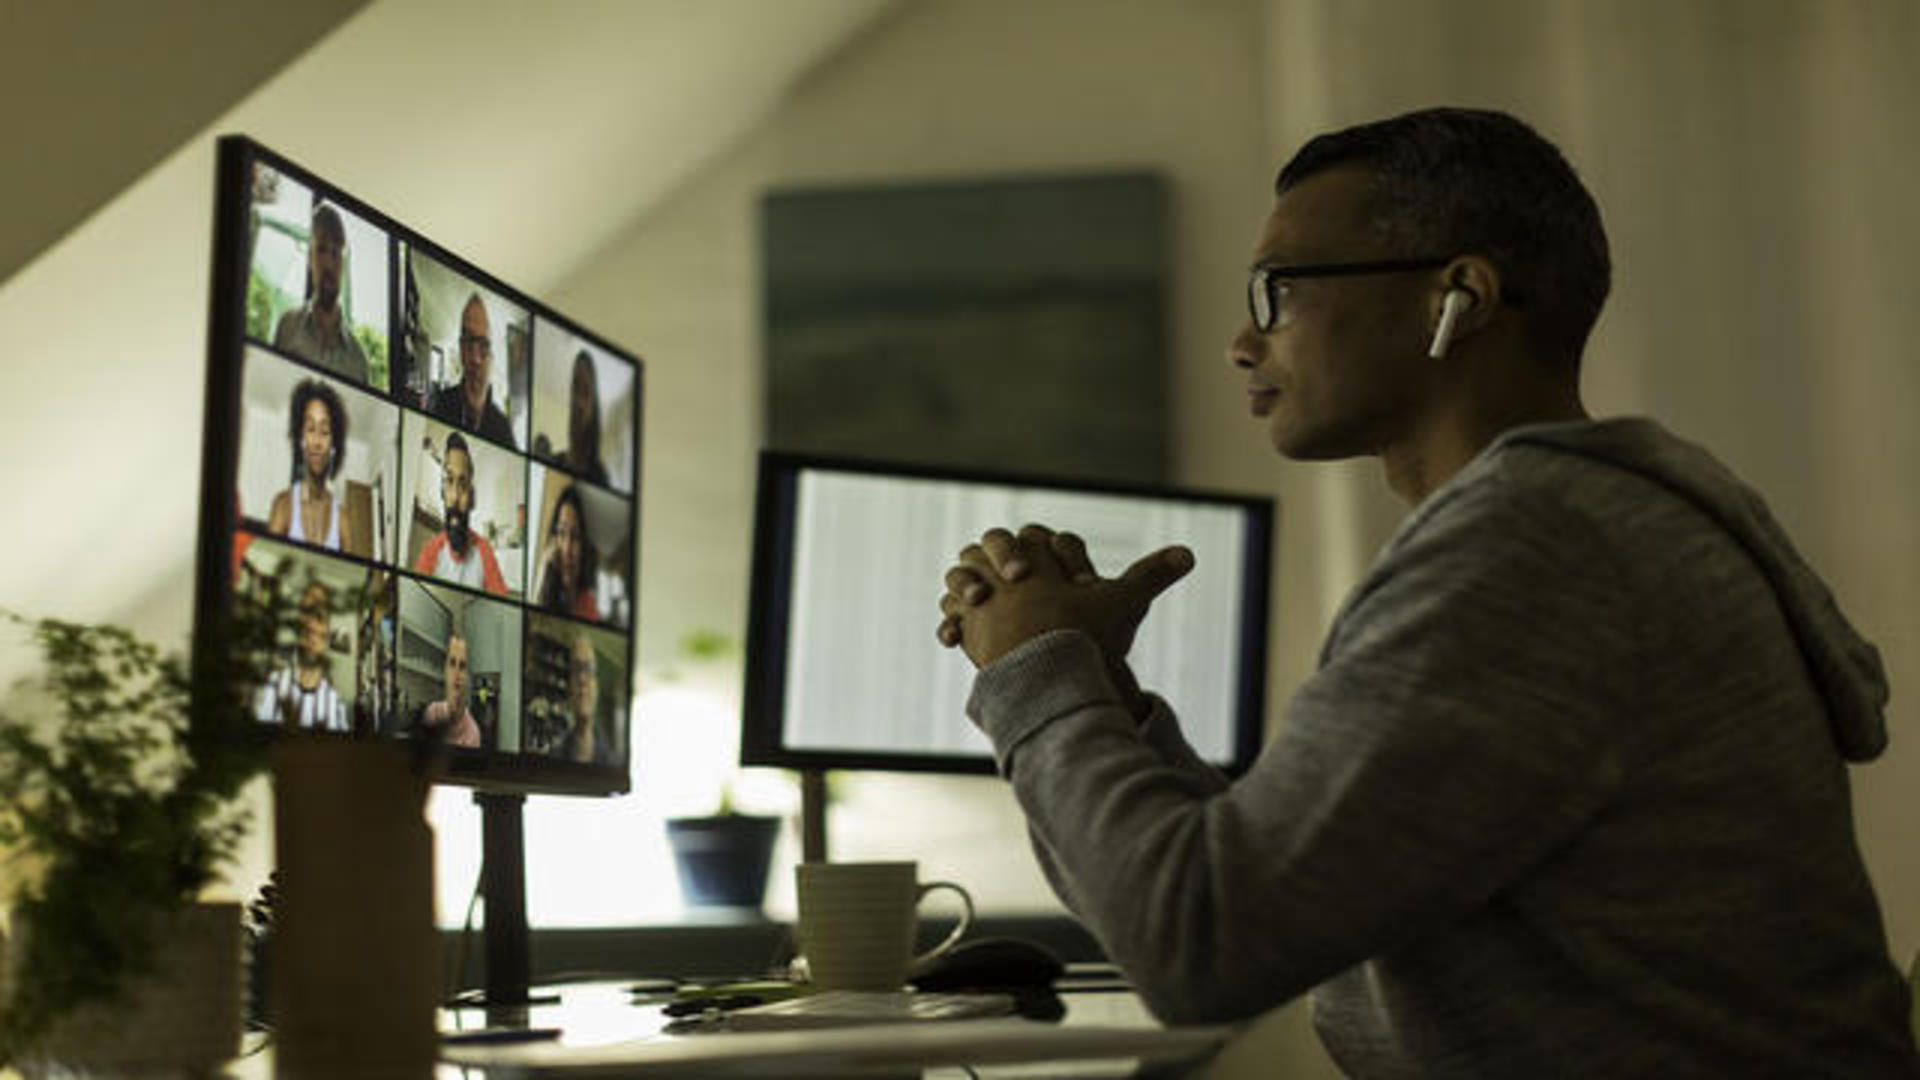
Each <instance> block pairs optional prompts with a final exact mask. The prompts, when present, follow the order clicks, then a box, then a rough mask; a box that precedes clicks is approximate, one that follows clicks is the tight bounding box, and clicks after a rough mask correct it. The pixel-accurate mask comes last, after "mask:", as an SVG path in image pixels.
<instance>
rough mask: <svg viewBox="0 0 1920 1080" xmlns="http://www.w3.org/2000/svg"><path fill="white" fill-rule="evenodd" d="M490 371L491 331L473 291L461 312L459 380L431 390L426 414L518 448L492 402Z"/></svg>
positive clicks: (480, 303) (477, 296) (511, 429)
mask: <svg viewBox="0 0 1920 1080" xmlns="http://www.w3.org/2000/svg"><path fill="white" fill-rule="evenodd" d="M492 368H493V332H492V328H491V326H490V324H489V323H488V321H487V305H486V304H485V303H484V302H482V301H481V299H480V294H479V293H477V292H476V293H473V294H472V295H470V296H468V297H467V304H466V307H464V308H462V309H461V310H460V381H459V382H457V383H449V384H447V385H445V386H436V387H434V388H433V393H432V394H431V395H429V398H428V401H427V411H428V412H430V413H432V414H433V415H435V416H437V417H439V418H440V419H442V420H445V421H446V422H447V423H449V424H458V425H460V426H461V427H463V428H466V429H467V430H468V431H476V432H479V433H480V434H481V435H483V436H485V437H486V438H489V439H492V440H493V441H494V442H497V443H499V444H501V445H502V446H508V447H514V448H515V449H518V446H517V444H515V442H514V441H513V425H512V424H510V423H508V422H507V414H506V413H504V412H502V411H500V406H498V405H495V404H494V403H493V386H492V384H491V383H490V382H488V375H489V373H490V372H491V371H492Z"/></svg>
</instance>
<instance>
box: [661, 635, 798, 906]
mask: <svg viewBox="0 0 1920 1080" xmlns="http://www.w3.org/2000/svg"><path fill="white" fill-rule="evenodd" d="M679 645H680V647H679V659H680V661H681V662H682V665H684V666H685V667H686V668H689V669H703V668H704V669H711V668H712V666H713V665H714V664H716V663H718V662H721V661H725V660H727V659H729V658H731V657H733V656H735V655H736V654H737V653H738V645H737V642H736V641H735V639H734V638H732V637H729V636H728V635H726V634H723V633H720V632H719V631H715V630H694V631H692V632H691V633H688V634H687V635H686V636H684V637H682V638H681V639H680V643H679ZM709 673H711V672H710V670H709ZM681 677H682V673H681V672H679V671H675V670H672V669H669V670H667V671H664V672H661V673H660V674H659V676H658V678H660V680H661V681H663V682H673V681H676V680H678V679H680V678H681ZM779 833H780V818H778V817H775V816H771V815H765V814H748V813H741V812H740V811H739V809H738V808H737V807H736V806H735V803H734V790H733V783H732V782H731V780H726V781H722V783H721V786H720V796H719V801H718V805H717V807H716V808H715V809H714V811H713V812H712V813H708V814H697V815H691V816H681V817H673V818H669V819H667V842H668V844H669V846H671V847H672V849H673V858H674V869H675V870H676V871H677V873H678V875H679V878H680V895H681V898H682V899H683V900H684V901H685V903H686V904H687V906H688V907H695V908H713V907H721V908H735V909H745V910H758V909H759V907H760V905H761V902H762V900H763V899H764V898H765V896H766V890H767V872H768V869H769V867H770V866H771V864H772V859H773V845H774V841H775V840H776V839H777V838H778V836H779Z"/></svg>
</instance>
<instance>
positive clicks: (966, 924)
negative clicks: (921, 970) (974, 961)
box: [912, 881, 973, 968]
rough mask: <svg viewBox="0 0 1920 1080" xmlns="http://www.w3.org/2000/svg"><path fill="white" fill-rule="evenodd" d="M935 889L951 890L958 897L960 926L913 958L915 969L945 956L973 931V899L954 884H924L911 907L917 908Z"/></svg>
mask: <svg viewBox="0 0 1920 1080" xmlns="http://www.w3.org/2000/svg"><path fill="white" fill-rule="evenodd" d="M935 889H952V890H953V891H954V892H955V893H957V894H958V895H959V897H960V924H959V925H958V926H955V927H954V928H953V932H952V933H950V934H948V935H947V938H946V940H945V941H942V942H941V943H940V944H938V945H935V946H934V947H933V948H931V949H928V950H927V951H926V952H923V953H921V954H920V955H919V956H916V957H914V958H913V964H912V966H913V967H915V968H918V967H919V966H920V965H922V964H926V963H929V962H931V961H934V960H937V959H939V958H940V957H942V956H945V955H946V954H947V953H949V952H951V951H953V947H954V946H955V945H958V944H960V939H961V938H963V937H965V936H967V931H968V930H971V929H973V897H972V895H970V894H969V893H968V892H967V890H965V889H963V888H961V887H960V886H958V885H956V884H954V883H953V882H951V881H929V882H927V883H926V884H924V885H922V886H920V893H919V895H918V896H915V897H914V900H913V906H914V907H919V906H920V901H922V900H925V899H926V898H927V894H928V893H930V892H932V891H934V890H935Z"/></svg>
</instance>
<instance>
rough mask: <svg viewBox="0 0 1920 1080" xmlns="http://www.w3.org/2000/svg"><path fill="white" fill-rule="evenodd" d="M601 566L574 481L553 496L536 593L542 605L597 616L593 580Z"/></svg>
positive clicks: (562, 610) (572, 613)
mask: <svg viewBox="0 0 1920 1080" xmlns="http://www.w3.org/2000/svg"><path fill="white" fill-rule="evenodd" d="M599 566H600V555H599V552H597V551H595V550H594V546H593V537H591V536H589V535H587V517H586V515H585V514H584V513H583V512H581V509H580V491H579V489H578V488H576V487H575V486H574V485H572V484H568V485H567V486H566V488H565V489H564V490H563V491H561V492H560V497H559V498H558V499H555V500H554V503H553V514H552V515H551V516H550V517H548V519H547V542H546V554H545V555H544V556H543V558H542V560H541V567H540V585H539V589H538V591H537V592H536V593H535V594H534V595H535V597H536V598H537V601H538V603H539V604H540V606H541V607H544V608H547V609H548V610H550V611H560V612H565V613H566V614H568V615H572V616H575V617H576V618H581V619H598V618H599V617H600V605H599V603H598V601H597V600H596V599H595V596H594V581H595V578H596V577H597V576H598V572H599Z"/></svg>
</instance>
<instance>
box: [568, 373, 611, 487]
mask: <svg viewBox="0 0 1920 1080" xmlns="http://www.w3.org/2000/svg"><path fill="white" fill-rule="evenodd" d="M560 466H561V467H562V468H564V469H566V470H568V471H569V472H572V473H574V474H575V475H577V476H582V477H585V478H586V479H588V480H591V481H593V482H594V483H596V484H599V485H601V486H603V487H604V486H606V483H607V465H606V463H605V462H604V461H601V460H600V376H599V374H598V373H597V372H595V371H594V368H593V356H592V355H591V354H589V353H588V352H587V350H585V349H581V350H580V351H579V352H577V353H575V354H574V356H573V388H572V391H571V392H570V393H569V394H568V405H567V452H566V453H565V454H563V455H561V457H560Z"/></svg>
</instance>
